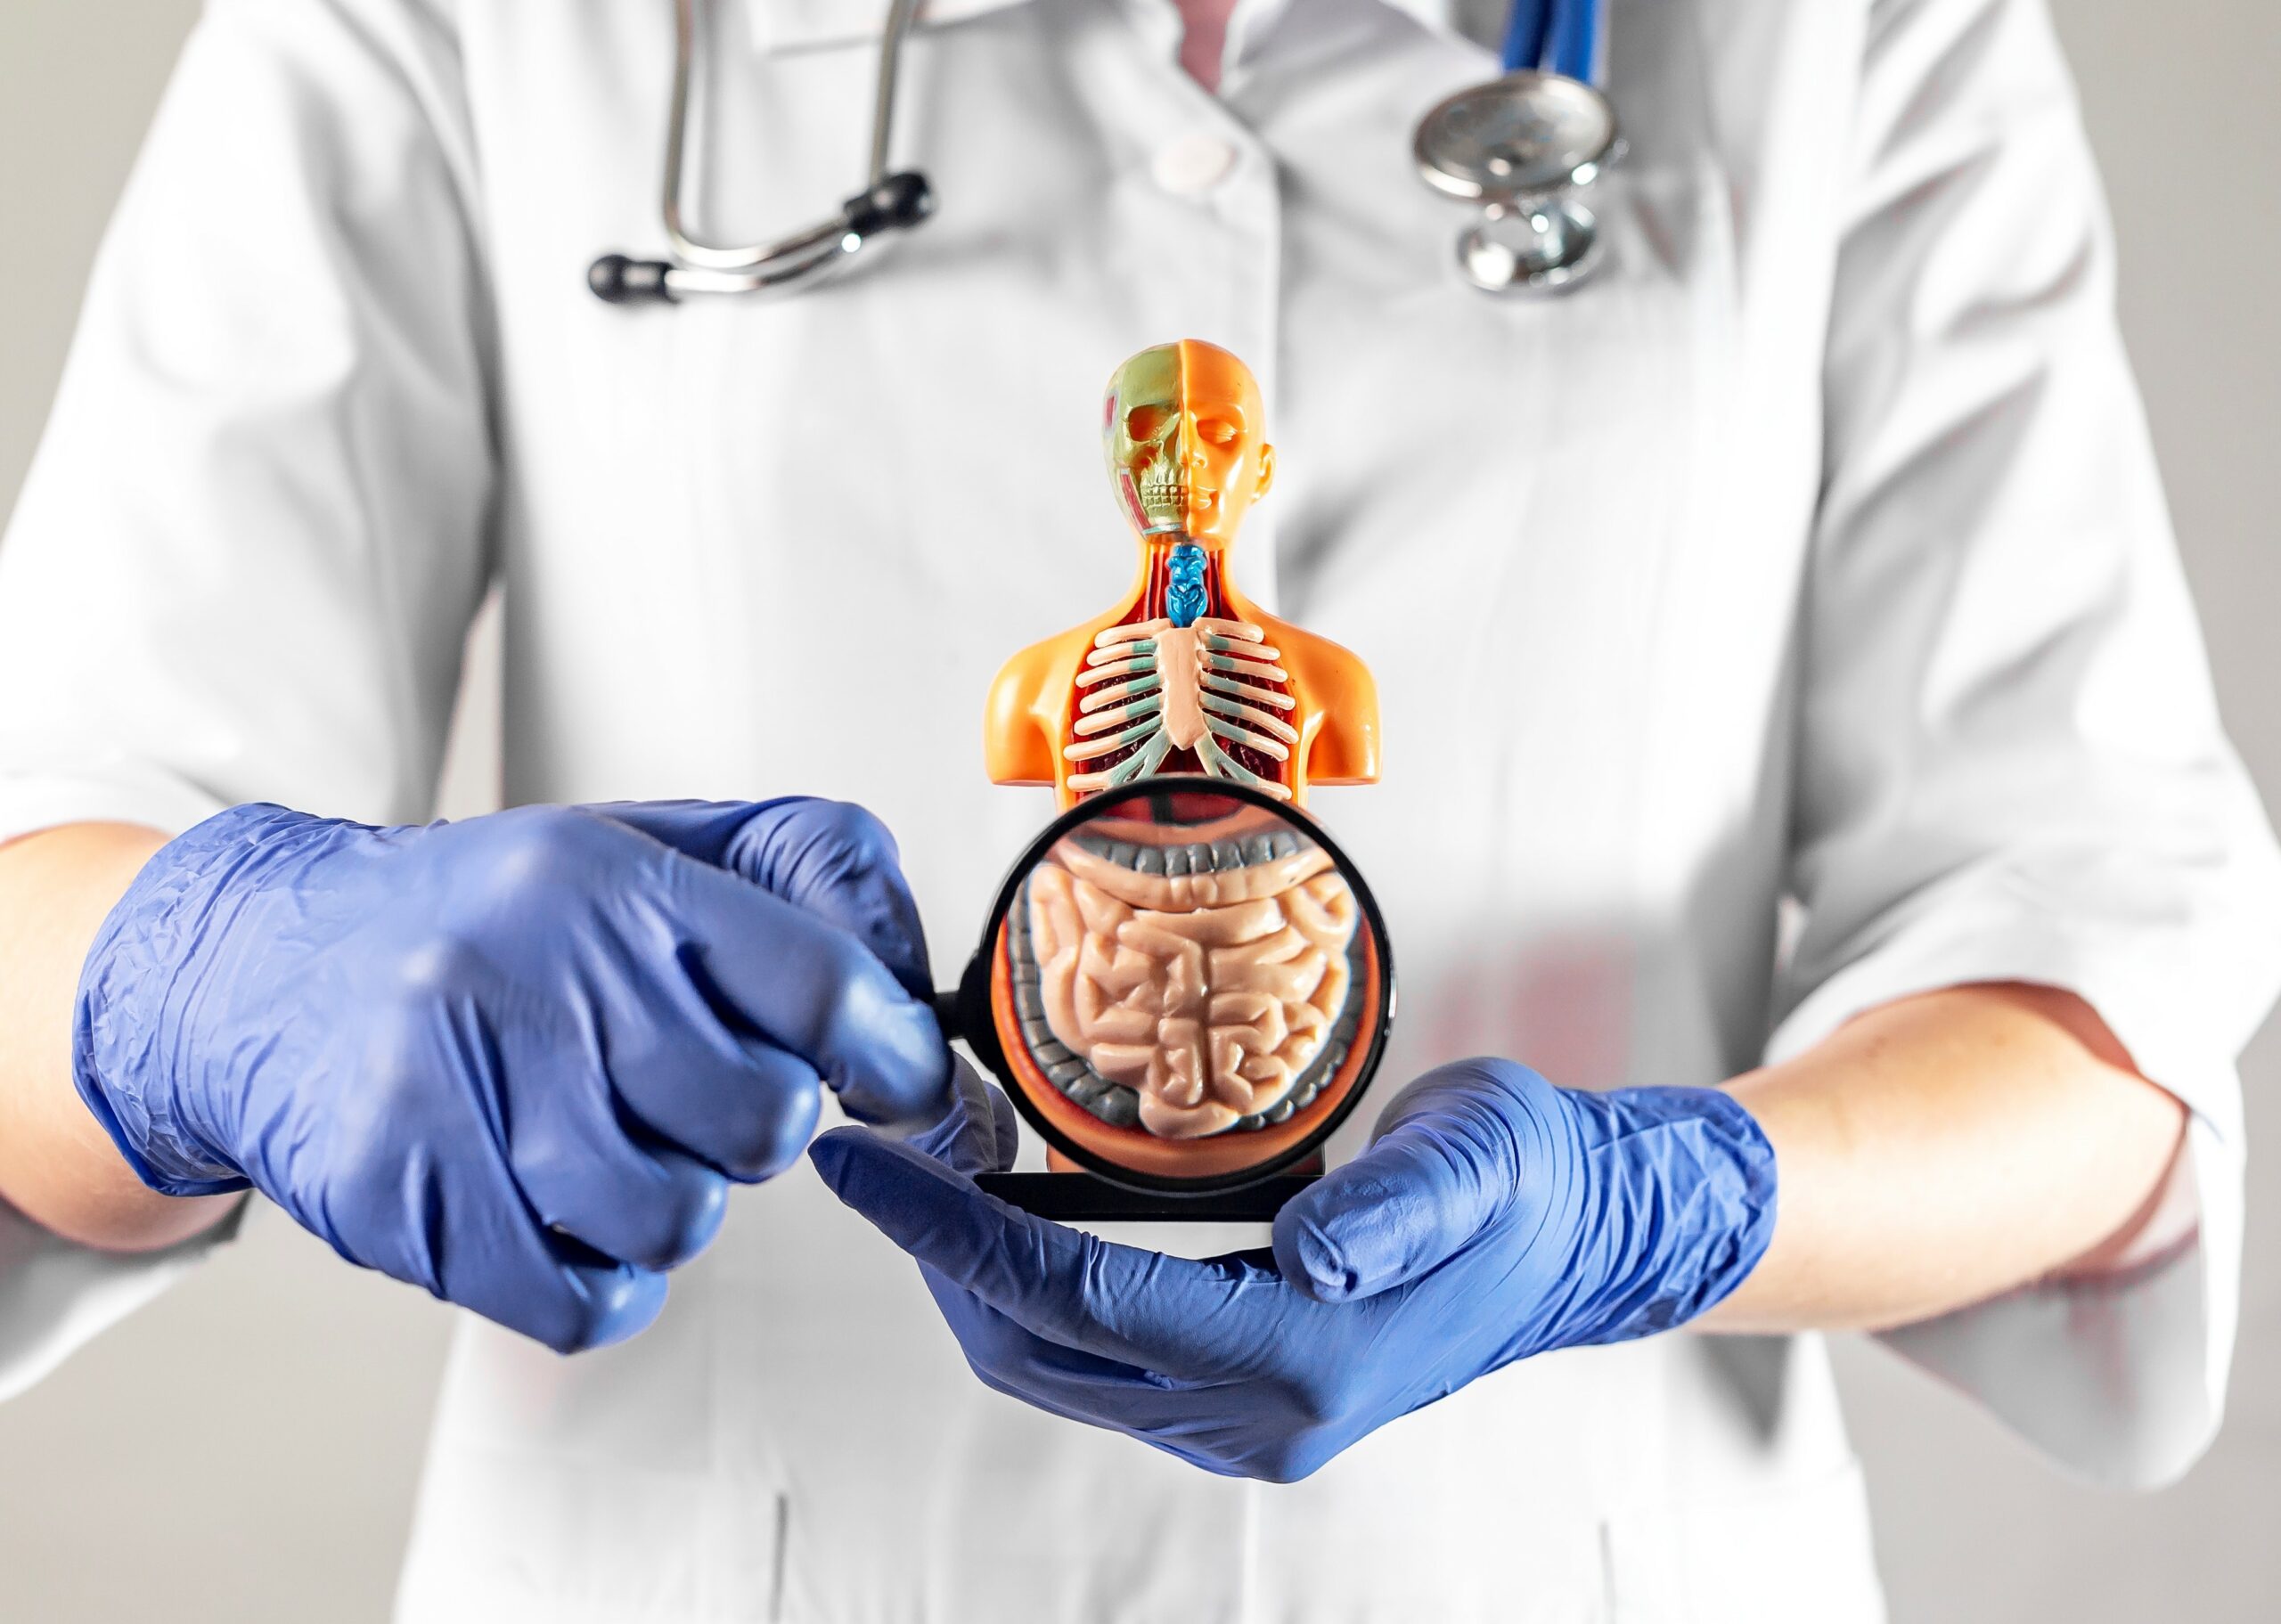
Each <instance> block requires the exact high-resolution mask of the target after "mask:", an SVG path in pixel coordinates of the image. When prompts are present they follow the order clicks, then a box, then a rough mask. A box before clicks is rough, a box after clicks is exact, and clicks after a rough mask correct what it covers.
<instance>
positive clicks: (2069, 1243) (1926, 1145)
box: [1699, 985, 2186, 1331]
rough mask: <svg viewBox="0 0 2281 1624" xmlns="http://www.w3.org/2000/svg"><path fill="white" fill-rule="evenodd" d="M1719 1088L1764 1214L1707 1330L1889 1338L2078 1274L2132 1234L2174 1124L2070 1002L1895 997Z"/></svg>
mask: <svg viewBox="0 0 2281 1624" xmlns="http://www.w3.org/2000/svg"><path fill="white" fill-rule="evenodd" d="M1729 1091H1730V1092H1731V1093H1733V1094H1734V1095H1735V1096H1736V1097H1737V1098H1738V1099H1740V1100H1741V1101H1742V1102H1743V1103H1744V1104H1745V1105H1746V1106H1749V1107H1750V1109H1751V1111H1752V1112H1753V1114H1754V1115H1756V1116H1757V1118H1758V1119H1759V1122H1760V1123H1761V1125H1762V1126H1763V1127H1764V1129H1765V1130H1766V1132H1767V1135H1768V1137H1769V1138H1770V1139H1771V1140H1772V1141H1773V1144H1774V1147H1775V1153H1776V1157H1777V1161H1778V1166H1779V1169H1780V1179H1781V1197H1780V1208H1779V1216H1778V1220H1777V1223H1776V1228H1775V1234H1774V1239H1773V1242H1772V1244H1771V1245H1770V1246H1769V1248H1768V1250H1767V1253H1766V1255H1765V1257H1764V1258H1763V1259H1762V1261H1760V1263H1759V1265H1758V1267H1757V1269H1755V1270H1754V1272H1753V1273H1752V1274H1751V1275H1750V1276H1749V1277H1748V1278H1746V1279H1745V1281H1744V1282H1743V1284H1742V1285H1740V1286H1739V1287H1737V1289H1736V1291H1735V1293H1734V1294H1733V1295H1732V1296H1730V1297H1729V1298H1728V1299H1727V1301H1726V1302H1723V1303H1721V1304H1720V1305H1719V1307H1718V1308H1717V1309H1715V1310H1713V1311H1712V1313H1710V1314H1709V1315H1707V1316H1705V1318H1704V1319H1703V1320H1702V1321H1701V1322H1699V1323H1700V1324H1701V1325H1702V1326H1704V1327H1705V1328H1707V1329H1713V1330H1725V1331H1787V1330H1800V1329H1809V1328H1828V1329H1835V1328H1841V1327H1851V1328H1883V1327H1886V1326H1896V1325H1904V1324H1908V1323H1909V1322H1911V1321H1914V1320H1918V1319H1924V1318H1931V1317H1933V1316H1934V1315H1938V1314H1942V1313H1945V1312H1948V1311H1950V1310H1954V1309H1958V1308H1962V1307H1965V1306H1966V1305H1968V1304H1970V1303H1973V1302H1981V1301H1983V1300H1985V1299H1987V1298H1989V1297H1992V1296H1996V1295H1998V1294H1999V1293H2003V1292H2005V1291H2007V1290H2009V1289H2011V1288H2013V1287H2015V1286H2017V1285H2024V1284H2026V1283H2028V1282H2030V1281H2032V1280H2037V1279H2040V1278H2043V1277H2048V1276H2050V1275H2053V1274H2056V1273H2061V1272H2064V1271H2066V1270H2068V1269H2071V1268H2078V1269H2080V1268H2082V1267H2084V1266H2085V1264H2086V1262H2087V1260H2088V1261H2090V1262H2091V1263H2093V1264H2096V1262H2097V1260H2098V1258H2099V1257H2100V1256H2102V1255H2105V1254H2106V1253H2110V1252H2111V1251H2113V1249H2114V1248H2115V1247H2117V1246H2118V1245H2123V1244H2127V1243H2128V1241H2129V1240H2130V1237H2131V1236H2132V1235H2133V1233H2134V1232H2135V1231H2137V1230H2138V1229H2139V1228H2141V1226H2142V1225H2143V1224H2144V1223H2145V1222H2146V1220H2147V1218H2148V1215H2149V1214H2150V1212H2152V1211H2153V1209H2154V1205H2155V1203H2156V1198H2157V1197H2158V1196H2159V1195H2160V1194H2161V1192H2162V1188H2163V1187H2164V1185H2165V1182H2166V1179H2167V1177H2168V1174H2169V1171H2170V1168H2171V1163H2172V1161H2173V1160H2174V1158H2175V1157H2176V1156H2177V1155H2179V1147H2180V1144H2181V1141H2182V1139H2183V1137H2184V1133H2185V1126H2186V1110H2185V1107H2184V1106H2181V1105H2179V1102H2178V1101H2177V1100H2176V1099H2175V1098H2172V1097H2171V1095H2169V1094H2168V1093H2166V1092H2164V1091H2163V1090H2162V1089H2158V1088H2156V1087H2155V1086H2154V1084H2152V1083H2150V1082H2148V1081H2146V1080H2145V1079H2143V1078H2141V1077H2140V1076H2139V1075H2138V1073H2137V1072H2136V1071H2135V1070H2133V1069H2132V1068H2131V1065H2130V1057H2128V1055H2127V1054H2125V1053H2124V1052H2123V1050H2122V1048H2121V1046H2120V1045H2119V1044H2118V1043H2116V1041H2115V1040H2114V1039H2113V1035H2112V1034H2111V1033H2109V1032H2107V1030H2106V1028H2105V1024H2104V1023H2102V1022H2101V1021H2100V1020H2099V1018H2098V1017H2097V1015H2096V1014H2094V1013H2093V1012H2092V1011H2091V1009H2090V1008H2089V1006H2088V1005H2086V1004H2085V1003H2083V1002H2082V1001H2081V1000H2080V999H2077V998H2075V997H2073V995H2071V994H2068V993H2064V992H2056V991H2053V990H2051V989H2048V988H2041V987H2028V986H2015V985H2001V986H1996V985H1991V986H1974V987H1961V988H1956V989H1952V990H1950V991H1946V992H1934V993H1928V994H1926V995H1924V996H1922V997H1918V998H1913V999H1907V1000H1901V1001H1900V1002H1898V1003H1894V1004H1891V1005H1887V1006H1885V1007H1884V1008H1880V1009H1875V1010H1872V1011H1870V1012H1869V1013H1868V1014H1867V1015H1864V1016H1860V1018H1858V1019H1856V1020H1854V1021H1852V1022H1851V1023H1849V1024H1847V1025H1846V1026H1844V1028H1842V1029H1841V1030H1840V1031H1838V1032H1835V1033H1834V1034H1833V1035H1832V1036H1831V1037H1830V1038H1829V1039H1828V1040H1827V1041H1826V1042H1824V1043H1822V1044H1820V1045H1819V1047H1817V1048H1816V1049H1812V1050H1811V1051H1810V1052H1808V1053H1806V1054H1804V1055H1801V1056H1799V1057H1796V1058H1795V1059H1794V1060H1791V1061H1787V1062H1786V1063H1784V1064H1783V1065H1777V1066H1769V1067H1766V1068H1764V1069H1763V1070H1761V1071H1757V1072H1753V1073H1748V1074H1746V1075H1745V1076H1743V1077H1740V1078H1737V1080H1736V1081H1734V1082H1732V1083H1731V1084H1729Z"/></svg>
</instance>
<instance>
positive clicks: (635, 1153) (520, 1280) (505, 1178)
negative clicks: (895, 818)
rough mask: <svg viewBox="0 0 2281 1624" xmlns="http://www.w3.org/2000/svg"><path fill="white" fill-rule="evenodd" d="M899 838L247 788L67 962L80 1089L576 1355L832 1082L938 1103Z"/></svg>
mask: <svg viewBox="0 0 2281 1624" xmlns="http://www.w3.org/2000/svg"><path fill="white" fill-rule="evenodd" d="M927 995H928V972H927V959H926V948H925V944H924V940H923V938H922V937H921V935H920V926H919V918H918V910H917V908H916V907H915V906H914V905H913V903H912V898H911V894H910V893H909V891H908V890H907V889H906V887H905V885H904V884H903V877H902V874H901V872H900V869H898V867H897V858H896V853H895V843H894V841H893V840H892V839H891V838H890V837H889V836H888V835H887V831H886V830H885V829H884V828H881V827H880V825H879V822H878V821H877V820H875V819H873V818H872V817H871V815H870V814H869V813H868V812H863V811H862V810H861V809H860V808H856V807H853V806H846V805H839V804H833V803H830V802H824V801H813V800H786V801H776V802H771V803H768V804H763V805H749V804H703V803H697V802H679V803H666V804H618V805H609V806H596V807H587V808H566V807H529V808H524V809H520V810H518V811H513V812H501V813H497V814H495V815H494V816H491V817H485V818H474V819H470V820H467V821H465V822H461V823H450V824H436V825H432V826H429V827H427V828H367V827H365V826H364V825H362V824H355V823H343V822H339V821H335V820H330V819H323V818H313V817H308V816H307V815H305V814H303V813H300V812H288V811H286V810H284V809H283V808H282V807H276V806H264V805H250V806H240V807H236V808H234V809H233V810H231V811H229V812H223V813H221V814H219V815H218V816H217V817H214V818H211V819H209V820H207V821H206V822H204V823H201V824H200V825H199V826H198V827H197V828H193V829H192V830H190V831H189V832H188V833H187V834H184V836H181V837H180V838H179V839H176V840H175V841H174V842H172V843H171V844H169V845H167V846H166V847H164V848H163V849H162V850H160V851H159V853H158V854H157V855H156V856H155V857H153V858H152V859H151V862H150V863H149V865H148V866H147V867H145V868H144V869H143V871H142V873H141V874H140V875H139V876H137V877H136V878H135V883H134V885H132V886H130V887H129V889H128V891H127V894H126V896H125V897H124V898H122V899H121V900H120V902H119V905H118V906H117V907H116V908H115V909H113V910H111V913H110V918H108V919H106V920H105V921H104V924H103V926H102V930H101V932H100V933H99V934H97V936H96V939H95V943H94V947H93V948H92V949H91V950H90V951H89V953H88V956H87V959H86V966H85V967H84V968H83V970H82V972H81V976H80V983H79V993H78V1010H77V1016H78V1024H77V1030H76V1032H75V1035H74V1052H73V1060H74V1069H75V1073H76V1078H77V1081H78V1088H79V1092H80V1095H81V1097H82V1098H84V1099H86V1102H87V1105H88V1106H89V1107H90V1109H92V1110H93V1111H94V1114H95V1116H96V1117H97V1119H98V1120H100V1121H101V1122H102V1124H103V1126H104V1127H105V1128H106V1129H108V1130H110V1136H111V1138H112V1139H113V1141H114V1142H115V1143H116V1144H117V1145H118V1146H119V1150H120V1152H121V1153H122V1154H123V1155H125V1156H126V1157H127V1161H128V1163H130V1164H131V1165H132V1166H133V1167H134V1169H135V1171H136V1172H137V1173H138V1174H140V1175H141V1176H142V1178H143V1181H144V1182H145V1183H147V1184H149V1185H150V1186H151V1187H152V1188H154V1189H158V1190H161V1191H164V1192H166V1193H168V1194H169V1195H178V1196H192V1195H209V1194H217V1193H220V1192H224V1191H228V1190H234V1189H242V1188H244V1187H246V1186H247V1185H248V1184H251V1185H252V1186H254V1187H257V1188H258V1189H259V1190H260V1191H261V1192H262V1193H263V1194H265V1195H266V1196H269V1197H270V1198H271V1199H272V1200H274V1201H275V1202H276V1203H277V1204H278V1205H280V1206H282V1207H283V1208H284V1209H285V1210H286V1211H287V1212H290V1213H291V1214H292V1215H293V1216H294V1217H295V1218H296V1219H298V1220H299V1221H300V1222H301V1223H302V1224H304V1225H306V1226H307V1228H310V1229H311V1230H314V1231H315V1233H316V1234H317V1235H319V1236H322V1237H323V1238H324V1239H325V1240H327V1241H329V1242H330V1243H331V1245H333V1247H334V1248H335V1250H337V1251H338V1252H339V1253H340V1254H341V1255H342V1256H343V1257H345V1258H347V1259H348V1260H349V1261H351V1262H356V1263H361V1264H364V1266H366V1267H367V1268H371V1269H380V1271H382V1272H383V1273H386V1274H389V1275H393V1276H394V1277H397V1279H400V1280H407V1281H411V1282H413V1283H414V1284H416V1285H423V1286H425V1287H427V1288H428V1289H429V1291H430V1292H432V1293H435V1294H436V1295H437V1296H438V1297H443V1298H446V1299H448V1300H450V1301H451V1302H457V1303H460V1304H462V1305H463V1306H465V1307H467V1308H470V1309H472V1310H475V1311H476V1312H477V1313H479V1314H482V1315H485V1316H486V1317H487V1318H492V1319H495V1320H497V1321H498V1322H499V1323H500V1324H502V1325H505V1326H511V1327H512V1328H514V1329H516V1330H519V1331H522V1332H524V1333H526V1334H528V1335H531V1336H534V1337H536V1338H537V1339H538V1340H539V1341H541V1342H545V1343H547V1344H549V1345H550V1346H552V1347H554V1348H558V1349H561V1350H563V1351H570V1350H573V1349H577V1348H584V1347H593V1346H599V1345H601V1344H602V1343H605V1342H615V1341H617V1340H619V1339H621V1338H623V1337H626V1336H630V1335H632V1334H634V1333H635V1332H637V1331H639V1330H641V1329H642V1327H643V1326H647V1325H648V1324H649V1323H650V1320H652V1319H653V1318H656V1317H657V1314H658V1310H659V1309H660V1308H662V1307H663V1305H664V1302H665V1295H666V1279H665V1275H664V1272H663V1271H664V1270H666V1269H671V1268H673V1267H674V1266H675V1265H677V1264H680V1263H683V1262H685V1261H688V1260H689V1259H690V1258H691V1257H693V1256H695V1255H696V1254H697V1253H699V1251H701V1250H702V1249H703V1248H704V1247H705V1245H707V1243H708V1242H709V1241H710V1240H711V1239H712V1237H713V1236H714V1234H715V1231H716V1230H717V1229H718V1228H719V1227H720V1223H721V1219H722V1215H723V1212H724V1201H725V1198H726V1190H727V1185H728V1183H729V1181H730V1180H732V1179H734V1180H744V1181H750V1180H757V1179H765V1178H768V1177H770V1176H771V1175H772V1174H774V1173H776V1172H779V1171H782V1170H783V1169H784V1168H785V1167H786V1166H787V1165H789V1163H791V1161H792V1160H793V1159H794V1158H795V1157H796V1156H797V1155H798V1154H799V1150H800V1147H802V1146H804V1145H805V1144H806V1142H807V1140H808V1138H809V1136H810V1134H811V1133H812V1132H813V1130H814V1127H815V1122H816V1115H817V1112H818V1109H819V1083H822V1084H825V1085H829V1086H830V1088H831V1089H834V1090H835V1091H837V1092H838V1096H839V1098H840V1103H841V1104H842V1105H843V1106H845V1107H846V1109H847V1110H848V1111H849V1112H850V1113H851V1114H854V1115H855V1116H856V1117H858V1118H860V1119H863V1120H865V1121H874V1122H894V1121H905V1120H910V1119H913V1118H918V1119H929V1118H932V1117H934V1116H936V1115H939V1114H942V1112H943V1111H944V1108H945V1106H946V1105H947V1104H948V1093H947V1088H948V1083H949V1081H950V1077H951V1057H950V1053H949V1050H948V1049H946V1048H945V1047H944V1042H943V1038H942V1034H941V1032H940V1031H939V1030H938V1029H937V1028H936V1024H935V1019H934V1016H933V1014H932V1012H931V1009H930V1007H929V1005H928V1002H927Z"/></svg>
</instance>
